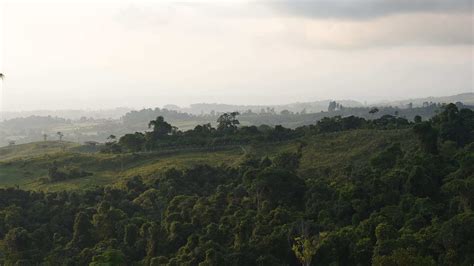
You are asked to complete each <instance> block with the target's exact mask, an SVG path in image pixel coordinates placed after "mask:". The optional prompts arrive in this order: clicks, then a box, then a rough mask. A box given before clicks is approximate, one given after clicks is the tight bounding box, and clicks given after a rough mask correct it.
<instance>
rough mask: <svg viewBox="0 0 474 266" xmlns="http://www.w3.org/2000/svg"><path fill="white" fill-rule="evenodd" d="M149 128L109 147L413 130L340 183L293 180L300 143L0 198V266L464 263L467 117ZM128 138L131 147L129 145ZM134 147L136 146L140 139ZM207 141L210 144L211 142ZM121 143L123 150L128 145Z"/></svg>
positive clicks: (446, 112) (451, 111)
mask: <svg viewBox="0 0 474 266" xmlns="http://www.w3.org/2000/svg"><path fill="white" fill-rule="evenodd" d="M237 119H238V116H237V114H234V115H232V114H228V116H226V117H223V118H222V119H220V123H219V125H220V126H218V127H217V128H214V127H212V126H211V125H201V126H197V127H196V128H194V129H193V130H189V131H185V132H181V131H179V130H176V129H174V128H173V126H172V125H171V124H169V123H167V122H166V121H165V119H163V118H162V117H161V118H156V119H154V120H152V122H150V129H151V130H150V131H148V132H145V133H140V132H137V133H134V134H129V135H124V136H123V137H121V138H120V139H119V140H118V141H117V140H116V139H115V138H110V139H109V143H111V144H109V146H114V145H118V146H117V149H116V150H113V149H110V150H106V151H104V152H127V151H128V150H130V151H135V152H136V151H141V150H144V149H147V147H148V148H149V149H159V148H160V147H163V146H165V145H174V146H177V145H178V146H182V145H196V144H199V145H221V144H223V143H242V142H248V141H257V142H259V141H278V140H281V139H287V138H294V139H298V138H299V137H301V136H303V135H308V134H310V135H318V134H328V133H330V132H336V131H347V130H355V129H358V128H367V129H370V130H400V129H410V130H412V131H413V132H414V133H415V136H416V137H417V141H416V143H418V144H417V145H414V146H411V147H402V146H401V145H400V144H399V143H396V142H393V143H388V144H387V146H386V148H385V149H384V150H383V151H382V152H380V153H377V154H373V156H372V159H371V160H369V161H365V162H363V163H357V164H356V163H351V162H348V167H347V168H346V169H343V173H344V175H343V177H342V178H338V179H334V178H331V175H330V174H329V172H328V171H330V170H331V169H327V171H317V172H312V173H310V174H308V173H306V174H305V175H302V173H301V172H300V171H299V170H298V169H299V167H300V158H301V153H302V151H303V150H304V149H305V147H306V143H305V142H304V141H301V142H300V145H298V146H297V148H296V149H295V150H292V151H286V152H282V153H280V154H277V155H275V156H272V157H267V156H264V157H257V156H255V155H253V154H252V153H248V154H246V156H245V157H243V158H242V160H241V162H240V163H239V164H238V165H237V166H235V167H230V166H227V165H221V166H209V165H197V166H194V167H191V168H187V169H174V168H172V169H169V170H166V171H163V172H160V173H158V174H156V175H155V176H152V177H146V178H144V177H140V176H135V177H133V178H130V179H128V180H126V181H124V182H122V183H120V184H116V185H111V186H105V187H97V188H94V189H88V190H83V191H61V192H41V191H25V190H20V189H17V188H5V189H0V239H1V241H0V264H5V265H38V264H44V265H369V264H373V265H471V264H472V263H473V262H474V252H473V251H474V214H473V212H472V208H473V205H474V197H473V195H474V193H473V191H474V168H473V166H474V144H473V141H474V112H473V111H472V110H469V109H459V108H458V107H457V106H456V105H454V104H450V105H447V106H445V107H444V108H443V111H442V112H440V113H439V114H438V115H436V116H435V117H433V118H432V119H430V120H425V121H423V119H422V118H421V117H416V118H415V122H410V121H408V120H406V119H403V118H399V117H395V116H384V117H382V118H380V119H375V120H370V121H368V120H365V119H363V118H358V117H333V118H325V119H322V120H321V121H319V122H318V123H317V124H315V125H312V126H307V127H302V128H299V129H294V130H292V129H287V128H284V127H267V128H259V127H243V126H240V127H238V126H237V125H238V123H237V122H238V121H237ZM128 138H130V139H132V140H133V141H129V140H127V139H128ZM137 140H140V141H137ZM216 140H218V141H216ZM126 143H127V144H126Z"/></svg>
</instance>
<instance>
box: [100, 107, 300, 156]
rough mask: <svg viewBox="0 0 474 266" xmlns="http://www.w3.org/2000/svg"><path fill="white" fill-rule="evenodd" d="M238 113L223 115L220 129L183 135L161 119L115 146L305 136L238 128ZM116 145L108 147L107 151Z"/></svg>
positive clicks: (155, 146)
mask: <svg viewBox="0 0 474 266" xmlns="http://www.w3.org/2000/svg"><path fill="white" fill-rule="evenodd" d="M238 115H239V113H238V112H232V113H224V114H222V115H221V116H219V118H218V119H217V123H218V125H217V128H214V127H212V125H211V124H209V123H208V124H203V125H198V126H196V127H195V128H194V129H192V130H187V131H184V132H183V131H180V130H178V128H176V127H174V126H172V125H171V124H169V123H168V122H166V121H165V120H164V118H163V117H162V116H159V117H157V118H156V119H155V120H152V121H150V122H149V124H148V127H149V128H151V129H152V130H151V131H147V132H144V133H142V132H135V133H133V134H125V135H124V136H122V137H121V138H120V139H119V141H118V142H117V143H116V144H117V145H118V146H120V147H121V148H120V149H116V150H117V151H118V150H123V151H132V152H138V151H151V150H157V149H159V148H163V147H183V146H187V147H189V146H201V147H202V146H220V145H228V144H242V143H249V142H251V141H283V140H288V139H292V138H295V137H298V136H302V133H303V131H302V130H301V129H300V130H291V129H287V128H284V127H282V126H276V127H274V128H272V127H269V126H264V125H263V126H260V127H256V126H243V127H239V124H240V122H239V120H238V119H237V116H238ZM113 145H115V143H114V142H112V143H109V144H108V146H106V149H105V150H104V151H109V150H111V147H113Z"/></svg>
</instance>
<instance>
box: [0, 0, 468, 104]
mask: <svg viewBox="0 0 474 266" xmlns="http://www.w3.org/2000/svg"><path fill="white" fill-rule="evenodd" d="M1 1H2V0H0V2H1ZM38 2H41V3H38ZM156 2H159V3H153V2H152V1H141V2H140V1H81V2H78V1H75V2H74V1H66V0H64V1H49V2H47V1H34V2H27V1H18V0H17V1H8V0H3V2H1V4H0V8H1V10H0V16H1V20H0V23H1V27H0V30H1V32H0V38H1V39H0V45H1V47H0V51H1V57H0V71H2V72H4V73H5V77H6V78H5V81H4V84H3V89H4V90H3V103H4V110H34V109H66V108H67V109H75V108H93V109H97V108H110V107H117V106H128V107H137V108H140V107H155V106H162V105H165V104H170V103H173V104H178V105H181V106H185V105H188V104H190V103H196V102H219V103H229V104H279V103H289V102H296V101H314V100H324V99H355V100H359V101H365V100H367V101H369V102H373V101H379V100H395V99H403V98H412V97H425V96H442V95H452V94H457V93H463V92H472V91H473V75H474V72H473V62H474V54H473V47H474V46H473V39H474V37H473V36H474V32H473V23H474V21H473V6H472V5H473V1H472V0H360V1H355V0H314V1H307V0H306V1H298V0H291V1H285V0H281V1H272V0H262V1H219V2H218V1H188V2H182V1H181V2H176V1H163V0H162V1H156Z"/></svg>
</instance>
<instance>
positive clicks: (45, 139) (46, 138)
mask: <svg viewBox="0 0 474 266" xmlns="http://www.w3.org/2000/svg"><path fill="white" fill-rule="evenodd" d="M47 140H48V134H46V133H44V134H43V141H47Z"/></svg>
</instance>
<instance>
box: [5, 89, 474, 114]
mask: <svg viewBox="0 0 474 266" xmlns="http://www.w3.org/2000/svg"><path fill="white" fill-rule="evenodd" d="M330 101H331V100H322V101H313V102H297V103H289V104H283V105H232V104H221V103H196V104H191V105H190V106H189V107H180V106H177V105H173V104H169V105H165V106H164V107H163V108H166V109H169V110H176V111H179V112H186V113H190V114H195V115H200V114H209V113H211V112H212V111H214V112H217V113H222V112H233V111H240V112H245V111H247V110H252V112H257V113H258V112H261V111H262V109H263V110H269V109H270V110H273V111H275V112H277V113H279V112H281V111H283V110H288V111H291V112H307V113H318V112H321V111H327V108H328V105H329V102H330ZM335 101H336V102H338V103H339V104H342V105H343V106H345V107H363V106H365V105H364V104H362V103H361V102H358V101H354V100H335ZM425 102H428V103H429V102H434V103H450V102H453V103H455V102H462V103H464V104H466V105H474V93H473V92H469V93H462V94H457V95H452V96H443V97H426V98H414V99H406V100H397V101H383V102H375V103H372V104H369V105H370V106H394V107H395V106H398V107H400V108H405V107H407V105H408V104H409V103H412V104H413V107H417V106H422V105H423V103H425ZM152 108H155V107H152ZM132 110H136V109H135V108H128V107H118V108H114V109H104V110H35V111H19V112H3V113H2V116H1V118H2V120H5V119H12V118H16V117H28V116H32V115H36V116H53V117H61V118H66V119H73V120H74V119H80V118H81V117H87V118H89V117H92V118H94V119H119V118H120V117H122V116H123V115H124V114H126V113H127V112H130V111H132Z"/></svg>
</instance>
